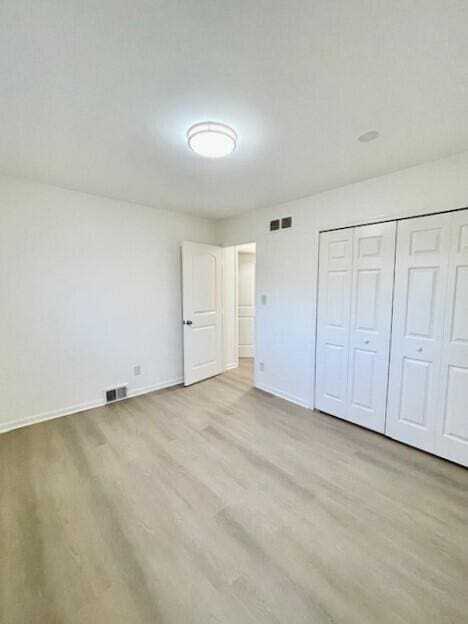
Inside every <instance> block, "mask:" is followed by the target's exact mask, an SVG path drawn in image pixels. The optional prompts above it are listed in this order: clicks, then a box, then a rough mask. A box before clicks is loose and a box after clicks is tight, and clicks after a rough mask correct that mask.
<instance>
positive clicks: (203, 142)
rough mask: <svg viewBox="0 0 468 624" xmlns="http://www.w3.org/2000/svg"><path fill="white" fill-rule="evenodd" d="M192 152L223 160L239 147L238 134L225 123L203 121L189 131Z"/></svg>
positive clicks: (188, 139)
mask: <svg viewBox="0 0 468 624" xmlns="http://www.w3.org/2000/svg"><path fill="white" fill-rule="evenodd" d="M187 142H188V144H189V147H190V149H191V150H193V151H194V152H195V153H196V154H199V155H200V156H204V157H205V158H223V157H224V156H228V155H229V154H231V153H232V152H233V151H234V150H235V149H236V146H237V132H236V131H235V130H233V129H232V128H230V127H229V126H227V125H226V124H223V123H218V122H215V121H203V122H201V123H196V124H195V125H193V126H191V127H190V128H189V129H188V130H187Z"/></svg>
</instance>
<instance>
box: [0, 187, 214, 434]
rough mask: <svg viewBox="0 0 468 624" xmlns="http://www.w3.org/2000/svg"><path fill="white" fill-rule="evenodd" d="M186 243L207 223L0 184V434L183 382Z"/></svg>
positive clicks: (205, 232)
mask: <svg viewBox="0 0 468 624" xmlns="http://www.w3.org/2000/svg"><path fill="white" fill-rule="evenodd" d="M184 239H185V240H194V241H201V242H208V243H210V242H211V243H213V242H216V233H215V225H214V223H213V222H209V221H205V220H201V219H196V218H192V217H187V216H183V215H180V214H173V213H170V212H167V211H164V210H157V209H154V208H149V207H144V206H139V205H135V204H129V203H126V202H119V201H114V200H110V199H105V198H100V197H96V196H92V195H86V194H82V193H76V192H73V191H66V190H63V189H59V188H56V187H52V186H47V185H42V184H37V183H33V182H27V181H24V180H20V179H15V178H9V177H4V176H0V293H1V295H0V296H1V301H0V393H1V394H0V395H1V401H0V406H1V411H0V430H2V429H3V430H5V429H8V428H11V427H13V426H17V425H19V424H24V423H26V422H29V421H34V420H39V419H42V418H47V417H52V416H54V415H59V414H62V413H67V412H71V411H76V410H78V409H81V408H85V407H89V406H93V405H96V404H100V403H102V401H103V389H104V388H107V387H109V386H115V385H116V384H121V383H126V382H128V384H129V390H130V392H131V393H137V392H140V391H145V390H148V389H151V388H158V387H160V386H164V385H167V384H171V383H175V382H178V381H181V379H182V326H181V320H182V319H181V277H180V275H181V273H180V243H181V241H183V240H184ZM134 365H140V366H141V367H142V374H141V376H139V377H134V376H133V366H134Z"/></svg>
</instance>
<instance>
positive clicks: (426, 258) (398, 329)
mask: <svg viewBox="0 0 468 624" xmlns="http://www.w3.org/2000/svg"><path fill="white" fill-rule="evenodd" d="M450 222H451V215H450V214H442V215H433V216H429V217H418V218H415V219H407V220H403V221H400V222H399V223H398V242H397V253H396V268H395V296H394V302H393V326H392V346H391V359H390V382H389V394H388V407H387V422H386V433H387V434H388V435H389V436H391V437H393V438H396V439H397V440H401V441H402V442H407V443H408V444H412V445H414V446H417V447H419V448H422V449H424V450H426V451H434V447H435V428H436V418H437V402H438V398H439V375H440V364H441V345H442V335H443V328H444V316H445V294H446V284H447V269H448V251H449V244H450Z"/></svg>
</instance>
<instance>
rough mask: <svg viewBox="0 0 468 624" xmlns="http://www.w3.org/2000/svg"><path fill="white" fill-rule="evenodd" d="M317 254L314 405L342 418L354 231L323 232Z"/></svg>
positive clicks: (344, 404)
mask: <svg viewBox="0 0 468 624" xmlns="http://www.w3.org/2000/svg"><path fill="white" fill-rule="evenodd" d="M319 254H320V257H319V287H318V309H317V347H316V353H317V357H316V378H315V383H316V398H315V405H316V407H317V408H318V409H320V410H322V411H324V412H327V413H329V414H333V415H334V416H339V417H341V418H345V417H346V401H347V380H348V352H349V321H350V304H351V283H352V264H353V229H352V228H350V229H346V230H337V231H334V232H324V233H322V234H321V235H320V250H319Z"/></svg>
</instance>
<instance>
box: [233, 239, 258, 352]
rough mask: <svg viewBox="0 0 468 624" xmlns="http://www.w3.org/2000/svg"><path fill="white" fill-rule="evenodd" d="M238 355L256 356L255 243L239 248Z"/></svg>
mask: <svg viewBox="0 0 468 624" xmlns="http://www.w3.org/2000/svg"><path fill="white" fill-rule="evenodd" d="M237 355H238V358H239V359H241V358H250V359H252V360H253V359H254V357H255V243H249V244H248V245H240V246H239V247H238V248H237Z"/></svg>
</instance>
